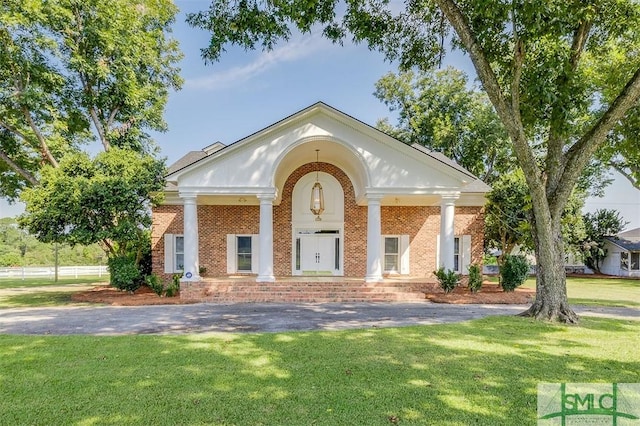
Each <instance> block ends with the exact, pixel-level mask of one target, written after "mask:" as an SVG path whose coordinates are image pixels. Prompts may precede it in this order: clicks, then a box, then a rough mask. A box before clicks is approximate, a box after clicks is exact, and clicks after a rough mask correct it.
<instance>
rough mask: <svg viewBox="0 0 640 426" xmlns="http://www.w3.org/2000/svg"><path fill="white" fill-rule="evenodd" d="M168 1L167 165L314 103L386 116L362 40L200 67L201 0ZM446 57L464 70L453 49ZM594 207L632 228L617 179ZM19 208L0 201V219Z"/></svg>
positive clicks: (299, 45)
mask: <svg viewBox="0 0 640 426" xmlns="http://www.w3.org/2000/svg"><path fill="white" fill-rule="evenodd" d="M176 4H177V6H178V7H179V8H180V14H179V15H178V17H177V21H176V24H175V26H174V36H175V37H176V38H177V39H178V40H179V41H180V45H181V49H182V51H183V53H184V55H185V57H184V59H183V61H182V63H181V65H180V66H181V68H182V76H183V78H184V79H185V84H184V86H183V88H182V90H181V91H178V92H175V93H171V95H170V99H169V103H168V105H167V109H166V114H165V117H166V121H167V123H168V126H169V131H168V132H166V133H154V134H153V137H154V138H155V139H156V141H157V142H158V144H159V146H160V148H161V153H162V155H163V156H164V157H166V158H167V163H168V164H171V163H173V162H174V161H176V160H177V159H178V158H180V157H181V156H182V155H184V154H185V153H186V152H188V151H193V150H200V149H202V148H204V147H205V146H207V145H210V144H212V143H214V142H216V141H221V142H223V143H225V144H230V143H232V142H235V141H237V140H238V139H241V138H242V137H244V136H247V135H250V134H252V133H253V132H255V131H257V130H260V129H262V128H264V127H266V126H268V125H270V124H272V123H274V122H276V121H278V120H280V119H282V118H284V117H286V116H288V115H291V114H293V113H295V112H297V111H298V110H300V109H303V108H305V107H307V106H309V105H311V104H313V103H315V102H318V101H323V102H325V103H327V104H329V105H331V106H333V107H335V108H337V109H339V110H341V111H343V112H345V113H347V114H349V115H351V116H353V117H355V118H357V119H359V120H361V121H364V122H366V123H368V124H371V125H375V122H376V120H377V119H379V118H382V117H389V116H391V117H393V114H392V113H390V112H389V110H388V109H387V108H386V107H385V106H384V105H383V104H382V103H381V102H380V101H378V100H377V99H376V98H375V97H374V96H373V92H374V84H375V82H376V81H377V80H378V79H379V78H380V77H382V76H383V75H384V74H385V73H387V72H389V71H395V70H396V65H395V64H393V63H389V62H386V61H385V60H384V58H383V56H382V55H380V54H379V53H377V52H371V51H369V50H368V49H367V47H366V46H364V45H353V44H352V43H348V42H345V45H344V46H338V45H333V44H332V43H330V42H329V41H327V40H325V39H323V38H321V37H320V35H319V33H317V34H312V35H294V36H293V37H292V39H291V40H290V42H288V43H281V44H279V45H277V46H276V48H275V49H274V50H273V51H271V52H261V51H245V50H244V49H241V48H234V47H228V51H227V52H226V53H224V54H223V56H222V57H221V59H220V61H219V62H217V63H213V64H209V65H205V64H204V61H203V60H202V59H201V57H200V49H201V48H202V47H204V46H206V45H207V43H208V34H207V33H206V32H204V31H201V30H197V29H194V28H191V27H189V26H188V25H187V24H186V23H185V22H184V19H185V15H186V13H188V12H195V11H199V10H205V9H206V8H207V7H208V5H209V0H178V1H176ZM447 62H448V64H451V65H453V66H456V67H457V68H461V69H463V70H465V71H467V72H469V73H471V68H470V64H469V61H468V60H466V58H465V57H463V56H462V55H461V54H460V53H456V54H454V55H452V56H451V57H450V58H447ZM597 208H614V209H617V210H619V211H621V213H622V215H623V216H624V217H625V219H626V220H627V221H629V222H631V223H630V225H629V228H633V227H640V191H638V190H635V189H634V188H633V187H632V186H631V185H630V184H629V183H628V182H626V181H624V179H622V178H620V179H618V181H617V183H616V185H614V186H612V187H610V188H608V189H607V196H606V197H605V198H602V199H590V200H588V203H587V206H586V210H588V211H593V210H595V209H597ZM20 211H21V208H20V207H19V206H8V205H7V203H6V202H4V201H2V202H0V217H4V216H13V215H15V214H19V213H20Z"/></svg>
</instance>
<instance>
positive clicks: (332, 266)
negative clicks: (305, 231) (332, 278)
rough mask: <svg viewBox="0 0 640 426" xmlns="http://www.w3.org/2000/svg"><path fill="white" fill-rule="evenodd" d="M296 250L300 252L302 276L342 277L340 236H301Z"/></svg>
mask: <svg viewBox="0 0 640 426" xmlns="http://www.w3.org/2000/svg"><path fill="white" fill-rule="evenodd" d="M298 238H299V243H298V244H296V246H297V247H296V248H297V249H298V250H300V252H299V259H300V272H301V273H302V275H340V270H341V267H340V264H341V256H340V236H339V235H337V234H325V235H323V234H315V235H300V236H299V237H298Z"/></svg>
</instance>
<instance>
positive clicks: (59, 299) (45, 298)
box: [0, 291, 80, 309]
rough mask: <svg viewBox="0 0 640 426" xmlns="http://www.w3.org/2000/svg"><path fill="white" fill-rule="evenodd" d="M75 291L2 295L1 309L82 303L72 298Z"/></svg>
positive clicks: (0, 296) (0, 298)
mask: <svg viewBox="0 0 640 426" xmlns="http://www.w3.org/2000/svg"><path fill="white" fill-rule="evenodd" d="M73 293H74V291H43V292H37V293H24V294H14V295H8V296H3V295H0V309H3V308H29V307H31V308H36V307H51V306H61V305H69V304H78V305H79V304H80V303H77V302H73V301H72V300H71V295H72V294H73Z"/></svg>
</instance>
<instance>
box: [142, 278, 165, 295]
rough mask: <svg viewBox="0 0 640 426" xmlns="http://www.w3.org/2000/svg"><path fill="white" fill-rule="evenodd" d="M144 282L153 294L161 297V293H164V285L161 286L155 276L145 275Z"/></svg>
mask: <svg viewBox="0 0 640 426" xmlns="http://www.w3.org/2000/svg"><path fill="white" fill-rule="evenodd" d="M144 280H145V281H146V283H147V285H148V286H149V287H150V288H151V290H153V292H154V293H155V294H157V295H158V296H160V297H162V293H164V284H162V282H161V281H160V278H158V276H157V275H156V274H151V275H147V276H146V277H145V279H144Z"/></svg>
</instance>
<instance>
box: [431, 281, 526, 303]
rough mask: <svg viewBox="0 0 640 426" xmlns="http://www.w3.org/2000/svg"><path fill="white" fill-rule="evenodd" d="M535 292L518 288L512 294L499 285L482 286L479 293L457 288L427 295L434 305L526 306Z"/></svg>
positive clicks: (485, 284) (487, 284)
mask: <svg viewBox="0 0 640 426" xmlns="http://www.w3.org/2000/svg"><path fill="white" fill-rule="evenodd" d="M535 295H536V292H535V290H532V289H528V288H518V289H516V290H515V291H512V292H504V291H502V288H500V286H499V285H498V284H489V283H484V284H482V288H481V289H480V291H479V292H477V293H471V292H470V291H469V290H468V289H467V288H466V287H456V288H455V289H454V290H453V291H452V292H451V293H445V292H444V291H442V290H440V291H439V292H434V293H427V294H426V298H427V299H428V300H430V301H431V302H434V303H451V304H456V305H461V304H469V303H479V304H484V303H487V304H507V305H510V304H526V303H531V302H533V299H534V298H535Z"/></svg>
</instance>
